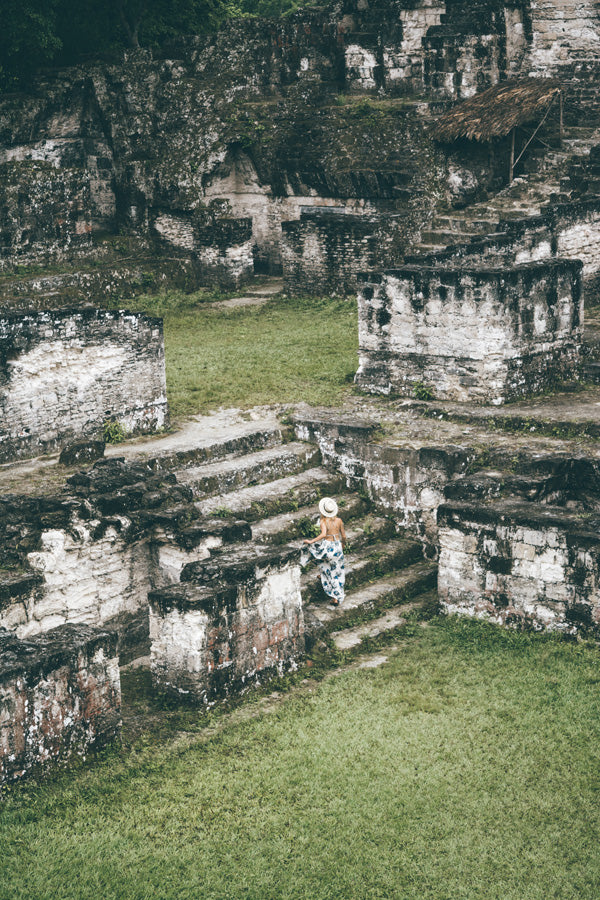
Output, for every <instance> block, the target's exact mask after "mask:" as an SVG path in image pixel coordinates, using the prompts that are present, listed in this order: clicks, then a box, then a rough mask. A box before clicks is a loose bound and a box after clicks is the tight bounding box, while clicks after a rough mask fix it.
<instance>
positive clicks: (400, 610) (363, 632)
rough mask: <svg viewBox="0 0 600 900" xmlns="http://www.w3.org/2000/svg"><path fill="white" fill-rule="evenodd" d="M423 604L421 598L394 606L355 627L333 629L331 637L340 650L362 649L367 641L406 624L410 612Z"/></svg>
mask: <svg viewBox="0 0 600 900" xmlns="http://www.w3.org/2000/svg"><path fill="white" fill-rule="evenodd" d="M421 606H422V602H421V600H420V599H419V600H415V601H414V602H412V603H404V604H402V605H401V606H392V607H391V609H388V610H386V611H385V612H384V614H383V615H382V616H378V617H377V618H376V619H371V620H370V621H368V622H363V623H362V625H355V626H354V628H345V629H343V630H342V631H332V632H331V635H330V637H331V638H332V640H333V643H334V644H335V646H336V647H337V649H338V650H342V651H348V650H360V648H361V646H362V645H363V644H364V643H365V641H368V640H373V639H375V638H378V637H381V636H382V635H384V634H389V632H390V631H395V630H396V628H400V627H401V626H402V625H406V623H407V621H408V619H407V616H408V615H409V613H411V612H414V611H415V610H417V609H419V608H420V607H421Z"/></svg>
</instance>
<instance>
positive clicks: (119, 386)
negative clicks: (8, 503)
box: [0, 309, 167, 461]
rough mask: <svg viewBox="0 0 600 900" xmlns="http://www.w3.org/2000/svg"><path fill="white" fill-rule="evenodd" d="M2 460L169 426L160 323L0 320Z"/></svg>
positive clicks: (59, 317)
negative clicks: (112, 429) (110, 432)
mask: <svg viewBox="0 0 600 900" xmlns="http://www.w3.org/2000/svg"><path fill="white" fill-rule="evenodd" d="M0 411H1V416H2V420H1V424H0V459H1V460H3V461H4V460H10V459H15V458H19V457H27V456H35V455H36V454H38V453H42V452H47V451H49V450H52V449H54V448H56V447H59V446H61V445H64V444H66V443H68V442H69V441H71V440H73V439H76V438H78V437H81V436H88V437H92V436H94V435H96V434H98V432H101V431H102V426H103V423H104V422H106V421H107V420H114V421H116V422H119V423H120V425H121V426H122V427H123V429H124V430H125V431H130V432H132V431H140V432H148V431H154V430H156V429H157V428H160V427H162V426H163V425H164V424H165V423H166V421H167V399H166V384H165V369H164V346H163V333H162V321H161V320H160V319H152V318H148V317H147V316H143V315H140V314H138V313H124V312H109V311H106V310H96V309H83V310H54V311H42V312H29V313H19V312H17V311H15V312H12V311H11V312H9V311H4V312H3V313H2V315H0Z"/></svg>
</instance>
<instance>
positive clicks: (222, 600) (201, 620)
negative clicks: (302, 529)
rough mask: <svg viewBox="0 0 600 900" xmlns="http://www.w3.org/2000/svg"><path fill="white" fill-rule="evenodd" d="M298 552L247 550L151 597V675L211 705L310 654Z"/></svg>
mask: <svg viewBox="0 0 600 900" xmlns="http://www.w3.org/2000/svg"><path fill="white" fill-rule="evenodd" d="M298 557H299V553H298V550H296V549H295V548H291V547H288V548H276V549H266V548H257V547H256V546H250V547H248V546H241V547H237V548H235V550H233V551H231V552H229V553H227V554H225V553H223V554H221V555H220V556H217V557H215V558H211V559H209V560H207V561H206V562H196V563H191V564H189V565H188V566H186V567H185V568H184V570H183V572H182V576H181V577H182V583H181V584H174V585H170V586H169V587H166V588H164V589H162V590H156V591H151V592H150V594H149V601H150V638H151V647H152V650H151V654H152V676H153V681H154V684H155V685H156V687H157V688H158V689H159V690H161V691H166V692H168V693H173V694H177V695H181V696H187V697H189V698H190V699H192V700H193V701H194V702H197V703H203V704H206V705H209V704H212V703H214V702H215V701H216V700H217V699H218V698H219V697H221V696H224V695H226V694H229V693H232V692H235V691H240V690H243V689H244V688H246V687H248V686H250V685H252V684H256V683H260V682H261V681H262V680H263V679H264V678H265V677H268V676H272V675H281V674H283V672H284V671H286V670H289V669H291V668H294V667H295V666H296V664H297V661H298V660H299V659H300V658H301V657H302V656H303V654H304V617H303V612H302V599H301V596H300V567H299V564H298Z"/></svg>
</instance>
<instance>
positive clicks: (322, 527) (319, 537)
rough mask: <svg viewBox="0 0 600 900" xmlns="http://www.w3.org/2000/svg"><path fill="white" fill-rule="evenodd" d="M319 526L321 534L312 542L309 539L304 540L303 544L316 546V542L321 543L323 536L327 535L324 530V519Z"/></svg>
mask: <svg viewBox="0 0 600 900" xmlns="http://www.w3.org/2000/svg"><path fill="white" fill-rule="evenodd" d="M319 524H320V526H321V534H318V535H317V536H316V538H313V539H312V540H309V538H304V543H305V544H316V543H317V541H322V540H323V538H324V537H325V535H326V534H327V531H326V529H325V519H323V518H321V520H320V522H319Z"/></svg>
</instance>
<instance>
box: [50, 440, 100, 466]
mask: <svg viewBox="0 0 600 900" xmlns="http://www.w3.org/2000/svg"><path fill="white" fill-rule="evenodd" d="M105 448H106V443H105V442H104V441H75V442H74V443H73V444H68V445H67V446H66V447H63V449H62V450H61V451H60V456H59V458H58V461H59V463H60V464H61V466H77V465H82V464H83V463H89V462H94V461H95V460H96V459H101V458H102V457H103V456H104V450H105Z"/></svg>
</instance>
